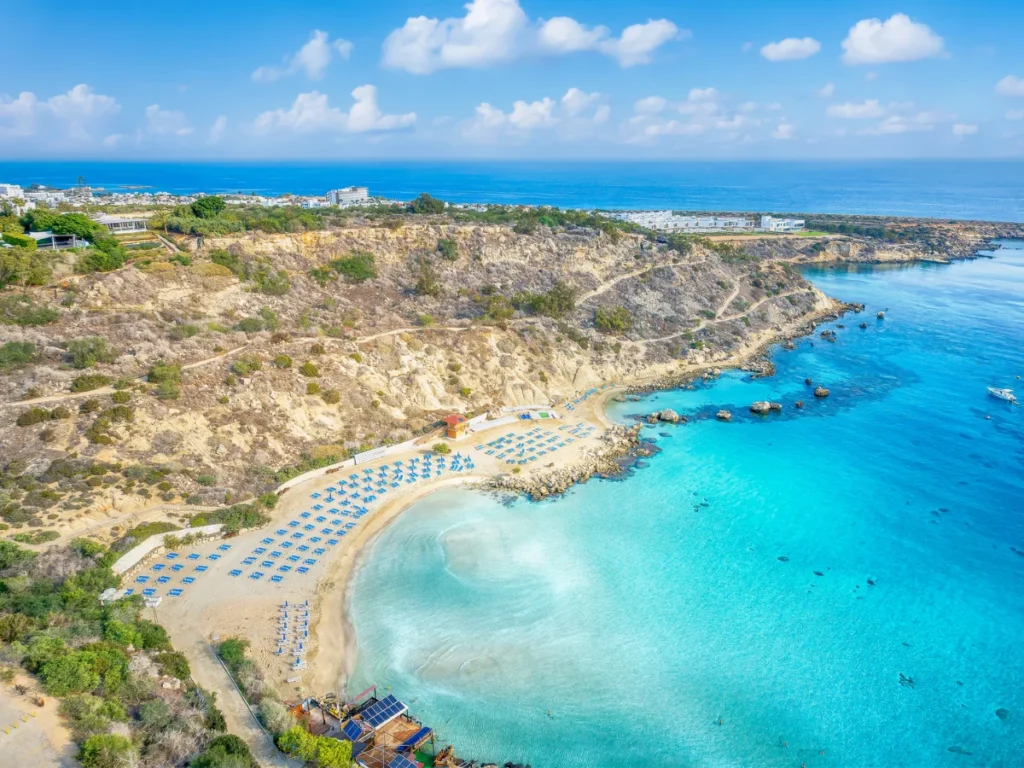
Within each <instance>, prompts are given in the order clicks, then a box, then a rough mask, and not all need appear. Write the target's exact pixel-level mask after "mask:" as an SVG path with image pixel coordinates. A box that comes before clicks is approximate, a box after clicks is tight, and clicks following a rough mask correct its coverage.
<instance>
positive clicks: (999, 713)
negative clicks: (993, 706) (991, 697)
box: [996, 707, 1010, 720]
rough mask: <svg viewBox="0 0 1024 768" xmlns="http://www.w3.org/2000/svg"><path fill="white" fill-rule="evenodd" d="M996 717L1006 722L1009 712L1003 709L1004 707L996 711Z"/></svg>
mask: <svg viewBox="0 0 1024 768" xmlns="http://www.w3.org/2000/svg"><path fill="white" fill-rule="evenodd" d="M996 717H998V718H999V719H1000V720H1006V719H1007V718H1009V717H1010V710H1008V709H1005V708H1004V707H1000V708H999V709H997V710H996Z"/></svg>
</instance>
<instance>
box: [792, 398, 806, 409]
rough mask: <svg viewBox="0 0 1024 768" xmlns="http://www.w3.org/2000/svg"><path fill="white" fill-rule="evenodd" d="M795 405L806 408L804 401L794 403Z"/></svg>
mask: <svg viewBox="0 0 1024 768" xmlns="http://www.w3.org/2000/svg"><path fill="white" fill-rule="evenodd" d="M793 405H795V406H796V407H797V408H803V407H804V401H803V400H797V401H796V402H795V403H793Z"/></svg>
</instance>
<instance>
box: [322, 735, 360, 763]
mask: <svg viewBox="0 0 1024 768" xmlns="http://www.w3.org/2000/svg"><path fill="white" fill-rule="evenodd" d="M316 764H317V765H318V766H320V768H348V766H349V765H351V764H352V742H351V741H340V740H338V739H332V738H330V737H329V736H320V737H318V738H317V747H316Z"/></svg>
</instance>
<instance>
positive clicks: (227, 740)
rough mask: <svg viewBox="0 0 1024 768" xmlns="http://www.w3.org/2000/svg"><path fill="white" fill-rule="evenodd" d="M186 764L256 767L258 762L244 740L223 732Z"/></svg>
mask: <svg viewBox="0 0 1024 768" xmlns="http://www.w3.org/2000/svg"><path fill="white" fill-rule="evenodd" d="M275 703H276V702H275ZM278 706H281V705H280V704H278ZM267 727H268V728H269V726H267ZM221 730H223V729H221ZM188 765H189V768H257V767H258V765H259V764H258V763H257V762H256V760H255V758H253V756H252V753H251V752H250V751H249V746H248V745H247V744H246V743H245V742H244V741H242V740H241V739H240V738H238V737H237V736H234V735H233V734H225V735H223V736H218V737H217V738H215V739H213V740H212V741H211V742H210V743H209V744H207V745H206V749H205V750H203V752H201V753H200V754H199V755H198V756H197V757H194V758H193V759H192V761H191V762H190V763H189V764H188Z"/></svg>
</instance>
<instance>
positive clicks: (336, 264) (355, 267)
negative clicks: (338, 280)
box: [329, 251, 377, 283]
mask: <svg viewBox="0 0 1024 768" xmlns="http://www.w3.org/2000/svg"><path fill="white" fill-rule="evenodd" d="M375 261H376V260H375V259H374V257H373V254H372V253H366V252H364V251H355V252H353V253H352V255H351V256H349V257H348V258H345V259H335V260H334V261H332V262H331V263H330V265H329V266H330V268H331V269H333V270H334V271H335V272H337V273H338V274H339V275H341V276H342V277H343V278H344V279H345V280H347V281H348V282H350V283H363V282H366V281H367V280H372V279H373V278H375V277H376V276H377V267H376V265H375V263H374V262H375Z"/></svg>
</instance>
